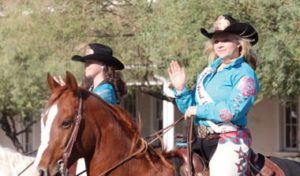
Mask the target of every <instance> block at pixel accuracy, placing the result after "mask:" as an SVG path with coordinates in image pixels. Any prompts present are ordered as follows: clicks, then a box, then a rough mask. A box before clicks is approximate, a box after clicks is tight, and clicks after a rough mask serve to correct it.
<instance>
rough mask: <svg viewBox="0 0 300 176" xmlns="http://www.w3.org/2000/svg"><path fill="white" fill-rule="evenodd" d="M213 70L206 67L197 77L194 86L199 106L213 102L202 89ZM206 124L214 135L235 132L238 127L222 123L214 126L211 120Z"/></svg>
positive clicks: (229, 123)
mask: <svg viewBox="0 0 300 176" xmlns="http://www.w3.org/2000/svg"><path fill="white" fill-rule="evenodd" d="M213 71H214V69H213V68H212V67H206V68H205V69H204V70H203V71H202V73H201V74H200V75H199V76H198V79H197V86H196V95H195V96H196V97H195V98H196V100H197V102H198V103H199V104H200V105H204V104H207V103H211V102H213V100H212V98H211V97H210V96H209V95H208V93H207V92H206V90H205V88H204V84H203V82H204V80H205V78H206V77H207V76H208V75H210V74H211V73H212V72H213ZM206 123H207V124H208V125H209V126H210V127H211V128H212V129H213V130H214V132H216V133H224V132H230V131H237V130H238V126H236V125H234V124H232V123H231V122H224V123H220V124H216V123H214V122H213V121H211V120H206Z"/></svg>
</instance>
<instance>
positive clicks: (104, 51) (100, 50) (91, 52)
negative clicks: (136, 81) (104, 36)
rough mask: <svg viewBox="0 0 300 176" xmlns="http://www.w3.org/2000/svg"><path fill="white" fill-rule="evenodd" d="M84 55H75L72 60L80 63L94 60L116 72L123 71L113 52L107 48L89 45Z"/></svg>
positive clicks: (94, 44)
mask: <svg viewBox="0 0 300 176" xmlns="http://www.w3.org/2000/svg"><path fill="white" fill-rule="evenodd" d="M86 54H87V55H86V56H79V55H75V56H73V57H72V60H74V61H80V62H86V61H88V60H95V61H100V62H103V63H104V64H106V65H108V66H112V67H114V68H115V69H116V70H122V69H124V65H123V63H122V62H121V61H119V60H118V59H117V58H115V57H114V56H113V51H112V49H111V48H110V47H109V46H106V45H103V44H99V43H90V44H89V45H88V48H87V51H86Z"/></svg>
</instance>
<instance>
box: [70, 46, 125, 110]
mask: <svg viewBox="0 0 300 176" xmlns="http://www.w3.org/2000/svg"><path fill="white" fill-rule="evenodd" d="M72 60H74V61H80V62H83V63H84V66H85V70H84V76H85V80H84V87H86V88H88V89H89V90H90V91H92V92H94V93H95V94H97V95H99V96H100V97H101V98H102V99H103V100H105V101H106V102H108V103H110V104H113V105H115V104H118V103H120V99H121V97H122V96H123V95H124V94H125V93H126V86H125V83H124V81H123V80H122V79H121V77H120V73H117V72H116V71H115V70H122V69H124V65H123V63H122V62H120V61H119V60H118V59H117V58H115V57H114V56H113V52H112V49H111V48H110V47H108V46H106V45H103V44H99V43H91V44H89V45H88V47H87V48H86V56H79V55H75V56H73V57H72Z"/></svg>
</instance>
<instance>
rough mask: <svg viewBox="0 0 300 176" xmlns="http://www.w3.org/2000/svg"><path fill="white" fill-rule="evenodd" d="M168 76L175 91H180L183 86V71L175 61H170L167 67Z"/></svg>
mask: <svg viewBox="0 0 300 176" xmlns="http://www.w3.org/2000/svg"><path fill="white" fill-rule="evenodd" d="M168 73H169V78H170V80H171V83H172V84H173V86H174V88H175V89H176V90H177V91H182V90H183V88H184V86H185V71H184V69H183V68H182V67H181V66H180V65H179V64H178V62H177V61H171V63H170V66H169V68H168Z"/></svg>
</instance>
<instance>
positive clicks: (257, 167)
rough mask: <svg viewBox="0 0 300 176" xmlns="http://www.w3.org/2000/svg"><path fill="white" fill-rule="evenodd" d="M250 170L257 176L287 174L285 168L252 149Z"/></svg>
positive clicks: (283, 175) (282, 175) (281, 175)
mask: <svg viewBox="0 0 300 176" xmlns="http://www.w3.org/2000/svg"><path fill="white" fill-rule="evenodd" d="M250 170H251V173H252V174H253V175H256V176H285V174H284V172H283V170H282V169H281V168H280V167H279V166H278V165H277V164H276V163H275V162H273V161H272V160H270V159H269V158H268V157H266V156H264V155H262V154H260V153H255V152H254V151H253V150H250Z"/></svg>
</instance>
